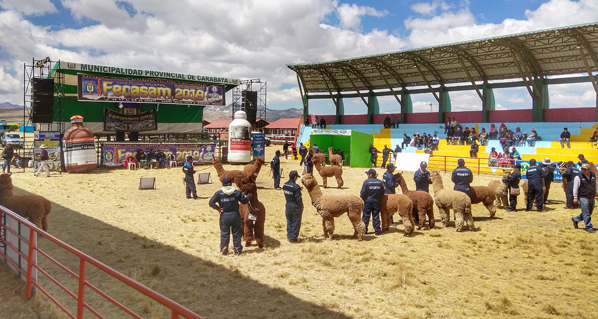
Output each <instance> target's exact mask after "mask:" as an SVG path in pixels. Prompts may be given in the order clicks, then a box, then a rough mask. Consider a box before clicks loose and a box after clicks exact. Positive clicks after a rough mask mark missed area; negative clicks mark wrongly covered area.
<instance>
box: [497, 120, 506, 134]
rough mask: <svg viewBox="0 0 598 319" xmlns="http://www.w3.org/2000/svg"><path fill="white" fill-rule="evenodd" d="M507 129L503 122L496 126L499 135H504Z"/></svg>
mask: <svg viewBox="0 0 598 319" xmlns="http://www.w3.org/2000/svg"><path fill="white" fill-rule="evenodd" d="M507 131H508V129H507V126H506V125H505V123H501V124H500V127H499V128H498V133H499V134H500V136H504V135H505V133H506V132H507Z"/></svg>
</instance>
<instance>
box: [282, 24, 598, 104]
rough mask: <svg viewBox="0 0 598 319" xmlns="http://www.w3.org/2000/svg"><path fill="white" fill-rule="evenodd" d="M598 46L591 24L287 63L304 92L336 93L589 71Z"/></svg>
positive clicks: (596, 61)
mask: <svg viewBox="0 0 598 319" xmlns="http://www.w3.org/2000/svg"><path fill="white" fill-rule="evenodd" d="M597 50H598V23H591V24H583V25H577V26H570V27H561V28H555V29H549V30H542V31H534V32H526V33H520V34H515V35H508V36H499V37H493V38H488V39H482V40H474V41H466V42H460V43H455V44H448V45H439V46H433V47H427V48H419V49H413V50H406V51H399V52H391V53H384V54H377V55H371V56H364V57H357V58H352V59H344V60H337V61H329V62H319V63H304V64H289V65H287V66H288V67H289V68H290V69H291V70H293V71H295V72H297V76H298V77H299V79H300V80H301V85H302V89H303V90H304V91H305V93H315V92H328V93H330V94H333V93H337V92H347V91H353V92H354V91H357V90H377V89H389V88H408V87H414V86H428V87H431V86H432V85H446V84H450V83H476V82H477V83H479V82H483V81H488V82H490V81H496V80H509V79H523V80H524V81H530V80H533V79H544V78H546V77H549V76H561V75H571V74H581V73H590V72H595V71H597V70H598V58H597V56H596V51H597ZM591 76H592V75H591ZM474 85H475V84H474Z"/></svg>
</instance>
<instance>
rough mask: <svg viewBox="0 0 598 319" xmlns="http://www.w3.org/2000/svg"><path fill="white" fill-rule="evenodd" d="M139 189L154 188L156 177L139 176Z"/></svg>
mask: <svg viewBox="0 0 598 319" xmlns="http://www.w3.org/2000/svg"><path fill="white" fill-rule="evenodd" d="M139 189H156V178H155V177H141V178H139Z"/></svg>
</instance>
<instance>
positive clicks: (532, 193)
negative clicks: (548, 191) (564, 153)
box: [525, 158, 550, 212]
mask: <svg viewBox="0 0 598 319" xmlns="http://www.w3.org/2000/svg"><path fill="white" fill-rule="evenodd" d="M549 161H550V160H549ZM529 165H530V166H529V167H528V169H527V172H526V173H525V176H526V177H527V183H528V186H527V207H526V208H525V210H526V211H530V210H532V206H533V205H534V200H535V201H536V208H537V209H538V211H539V212H541V211H542V208H544V197H543V196H542V191H543V188H544V183H543V182H542V179H543V178H544V177H545V176H546V171H545V170H543V169H542V168H540V167H538V165H536V159H534V158H532V159H530V160H529Z"/></svg>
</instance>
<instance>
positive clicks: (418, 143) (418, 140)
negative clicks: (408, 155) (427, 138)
mask: <svg viewBox="0 0 598 319" xmlns="http://www.w3.org/2000/svg"><path fill="white" fill-rule="evenodd" d="M413 142H414V143H415V147H416V148H419V147H420V146H421V145H422V137H421V136H420V135H419V132H418V133H416V134H415V136H414V137H413Z"/></svg>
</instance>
